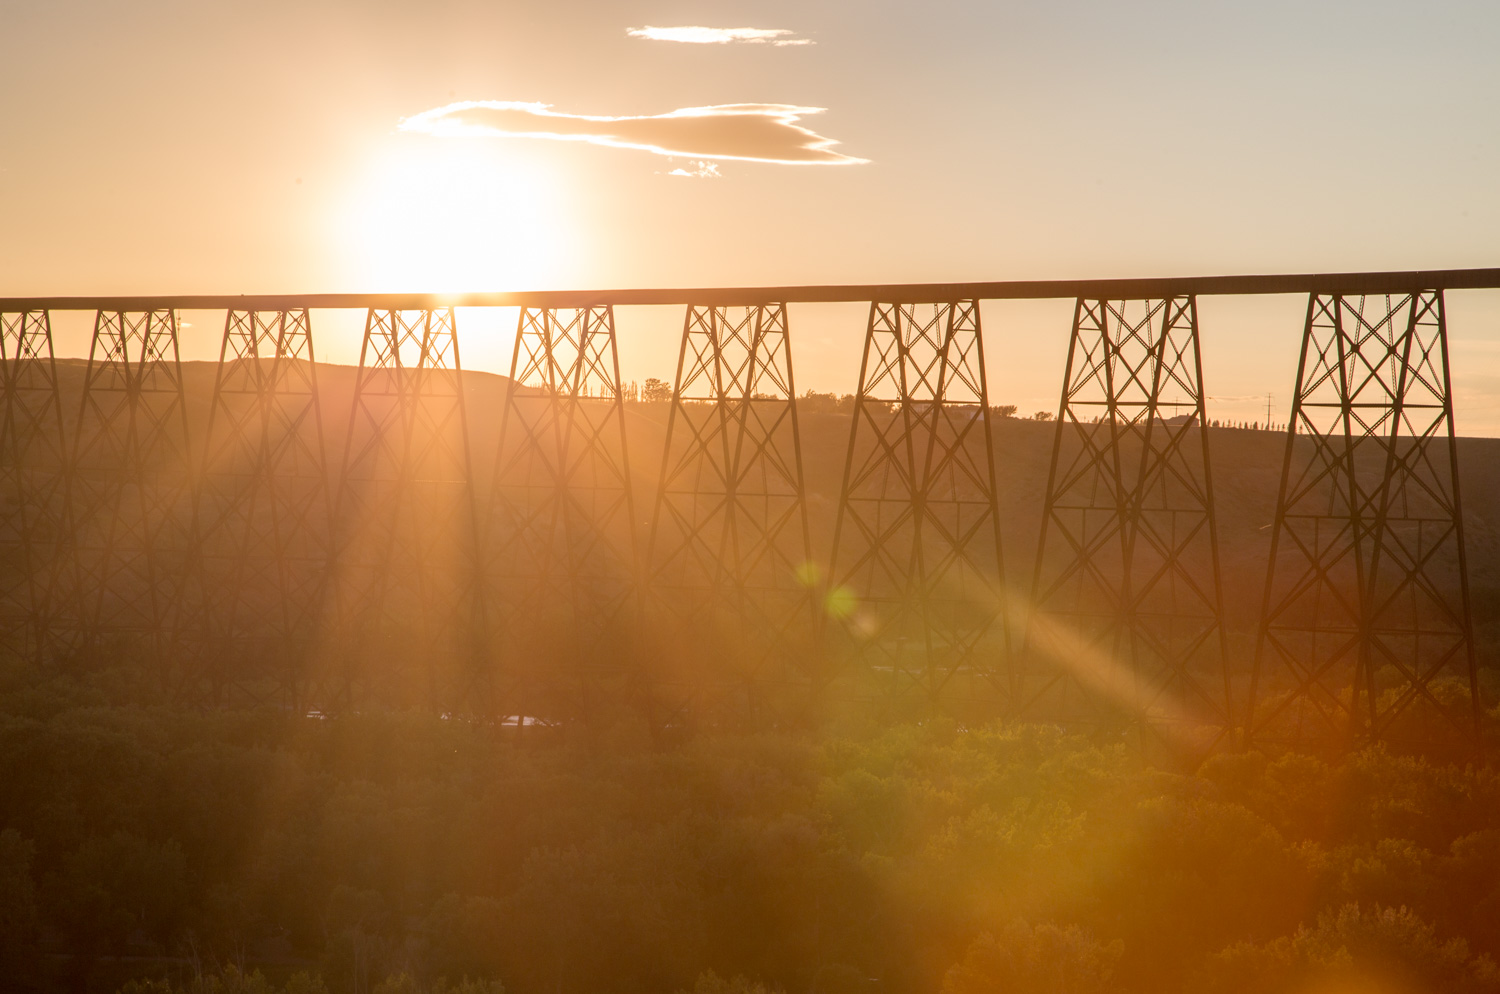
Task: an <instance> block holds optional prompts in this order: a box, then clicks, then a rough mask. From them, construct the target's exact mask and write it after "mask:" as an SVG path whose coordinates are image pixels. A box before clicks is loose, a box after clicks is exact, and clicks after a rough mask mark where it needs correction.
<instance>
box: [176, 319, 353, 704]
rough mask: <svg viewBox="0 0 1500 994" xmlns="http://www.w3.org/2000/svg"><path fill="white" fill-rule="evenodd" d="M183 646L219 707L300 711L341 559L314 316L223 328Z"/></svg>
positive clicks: (234, 321) (182, 631)
mask: <svg viewBox="0 0 1500 994" xmlns="http://www.w3.org/2000/svg"><path fill="white" fill-rule="evenodd" d="M205 436H206V438H205V443H204V450H203V461H202V465H201V471H200V477H199V482H198V493H197V501H196V511H195V517H196V522H197V526H196V529H195V531H196V536H197V539H198V543H199V544H198V554H197V557H196V563H195V566H196V569H195V571H194V573H193V577H194V580H195V582H194V584H193V590H192V595H191V597H190V598H187V599H186V600H185V603H184V608H185V610H184V611H183V613H182V616H181V617H180V619H179V638H180V639H181V640H182V641H183V642H184V643H186V644H188V645H190V646H192V648H193V649H194V651H195V655H196V656H197V661H198V664H199V667H198V671H197V672H196V673H195V674H194V677H195V678H196V680H197V681H198V682H199V684H200V685H201V688H202V689H201V691H200V692H201V693H206V694H208V695H209V696H210V697H211V698H212V699H214V700H225V699H233V698H235V697H239V698H240V699H248V700H250V701H254V702H261V701H266V700H275V701H280V702H295V701H296V700H297V697H298V689H299V683H300V678H301V676H302V669H303V665H304V663H305V656H306V654H307V653H308V652H309V651H310V649H311V648H312V645H313V642H314V639H315V636H316V635H317V626H318V624H319V622H320V621H321V617H320V611H321V608H322V606H323V593H324V579H325V576H326V573H327V570H328V567H329V564H330V563H331V561H332V548H331V534H330V528H329V524H330V522H329V514H330V512H331V510H332V509H331V507H330V487H329V482H328V465H327V458H326V455H325V451H324V439H323V416H322V408H321V405H320V400H319V395H318V377H317V367H316V365H315V364H314V352H313V339H312V323H311V319H310V318H309V316H308V312H307V309H306V308H298V309H295V310H284V311H242V310H231V311H229V313H228V316H227V317H226V319H225V322H224V337H223V341H222V344H221V346H220V349H219V363H218V368H217V375H216V377H215V379H214V392H213V399H212V402H211V405H210V407H209V412H208V419H207V425H206V428H205Z"/></svg>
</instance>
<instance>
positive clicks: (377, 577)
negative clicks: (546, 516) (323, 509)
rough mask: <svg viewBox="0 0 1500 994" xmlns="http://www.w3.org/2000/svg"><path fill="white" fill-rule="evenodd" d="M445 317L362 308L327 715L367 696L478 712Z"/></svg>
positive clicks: (458, 423)
mask: <svg viewBox="0 0 1500 994" xmlns="http://www.w3.org/2000/svg"><path fill="white" fill-rule="evenodd" d="M462 377H463V374H462V367H461V364H460V361H459V351H458V331H457V327H456V324H455V321H454V314H453V310H452V308H448V309H444V310H429V311H390V310H376V309H373V308H372V309H371V310H370V311H369V313H368V316H367V319H366V322H365V333H364V342H363V345H362V347H361V349H360V362H359V369H358V371H357V373H356V379H355V384H354V396H353V404H352V410H351V412H350V419H349V428H348V435H347V438H346V442H345V446H344V453H343V461H342V469H341V472H340V477H339V486H338V494H337V497H336V501H335V508H336V510H335V514H334V520H335V522H336V527H337V529H338V537H337V542H338V545H337V566H336V583H337V588H336V596H337V601H336V604H337V624H336V625H335V628H334V631H333V635H334V638H335V640H336V641H335V643H334V647H333V650H332V651H331V652H330V653H329V654H328V655H329V656H330V658H332V657H333V656H335V655H340V656H342V660H343V662H342V666H341V667H340V669H339V671H337V672H334V673H331V674H329V677H331V678H332V682H329V680H327V679H325V680H324V681H323V689H322V690H321V692H320V697H321V700H322V701H323V702H325V703H326V705H327V706H332V707H337V706H340V705H341V704H343V703H345V702H347V701H349V700H357V699H370V700H376V701H384V702H388V703H395V704H412V703H422V704H426V705H429V706H442V707H448V708H460V707H461V708H473V709H484V708H486V707H487V706H488V705H487V703H486V688H485V687H484V686H483V684H482V673H481V668H480V665H479V657H480V653H479V650H478V646H477V644H476V636H477V627H478V622H479V619H478V606H477V605H478V597H477V590H476V582H477V575H476V574H477V569H476V567H477V561H476V560H477V547H478V541H477V534H478V529H477V527H476V519H475V506H474V500H473V485H472V474H471V468H470V467H471V463H470V458H469V435H468V423H467V414H466V412H465V408H464V390H463V378H462Z"/></svg>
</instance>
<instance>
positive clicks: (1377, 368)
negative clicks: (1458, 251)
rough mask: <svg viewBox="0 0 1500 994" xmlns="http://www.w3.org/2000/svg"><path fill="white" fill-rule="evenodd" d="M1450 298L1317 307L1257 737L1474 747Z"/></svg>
mask: <svg viewBox="0 0 1500 994" xmlns="http://www.w3.org/2000/svg"><path fill="white" fill-rule="evenodd" d="M1480 715H1481V701H1480V697H1479V689H1478V668H1477V663H1476V659H1475V653H1474V629H1473V616H1472V612H1471V609H1470V603H1469V586H1468V563H1467V558H1466V552H1465V548H1464V533H1463V511H1462V505H1461V502H1460V500H1459V488H1458V451H1457V448H1456V446H1455V442H1454V428H1453V396H1452V392H1451V390H1450V388H1449V375H1448V329H1447V322H1446V318H1445V315H1444V311H1443V295H1442V293H1441V291H1431V290H1426V291H1424V290H1418V291H1413V292H1411V293H1406V294H1395V295H1386V296H1383V297H1363V296H1353V295H1339V294H1314V295H1313V296H1312V297H1311V298H1310V300H1309V302H1308V312H1307V323H1306V326H1305V329H1304V332H1303V339H1302V357H1301V362H1300V364H1299V367H1298V371H1297V392H1296V395H1295V397H1294V399H1293V401H1292V415H1291V419H1290V423H1289V428H1288V433H1287V445H1286V455H1285V459H1284V462H1283V465H1282V480H1281V489H1280V493H1279V496H1278V498H1277V504H1276V518H1275V521H1274V526H1273V533H1272V546H1271V559H1270V566H1269V569H1268V571H1267V576H1266V587H1265V595H1264V600H1263V605H1262V614H1261V622H1260V628H1259V632H1258V635H1257V639H1256V654H1255V674H1254V677H1253V680H1252V688H1251V697H1250V703H1249V707H1248V708H1247V715H1246V730H1247V736H1248V737H1249V738H1251V739H1252V740H1256V741H1263V742H1268V743H1269V742H1278V741H1283V742H1284V741H1292V742H1299V743H1302V744H1307V745H1313V746H1325V747H1326V746H1335V747H1336V746H1342V745H1359V744H1362V743H1365V742H1369V741H1375V740H1382V739H1384V740H1395V741H1418V740H1420V741H1421V742H1422V743H1423V745H1424V746H1425V747H1427V748H1431V747H1433V746H1435V745H1440V744H1442V743H1441V740H1442V738H1443V736H1444V735H1447V736H1448V737H1449V738H1451V739H1452V740H1453V744H1454V745H1457V746H1462V747H1468V746H1472V745H1474V744H1476V739H1477V735H1478V726H1479V719H1480Z"/></svg>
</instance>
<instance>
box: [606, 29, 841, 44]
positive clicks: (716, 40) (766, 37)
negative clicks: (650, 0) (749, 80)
mask: <svg viewBox="0 0 1500 994" xmlns="http://www.w3.org/2000/svg"><path fill="white" fill-rule="evenodd" d="M625 33H626V34H627V35H629V36H630V37H632V38H645V39H647V40H648V41H676V42H682V43H684V44H687V45H730V44H741V45H775V46H776V47H777V48H787V47H792V46H798V45H811V44H813V40H812V39H811V38H797V37H794V36H795V35H796V33H797V32H795V31H789V30H787V29H786V28H705V27H702V26H701V25H684V26H682V27H676V28H657V27H652V26H651V25H649V24H648V25H646V26H645V27H644V28H626V29H625Z"/></svg>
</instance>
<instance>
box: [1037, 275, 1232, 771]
mask: <svg viewBox="0 0 1500 994" xmlns="http://www.w3.org/2000/svg"><path fill="white" fill-rule="evenodd" d="M1202 382H1203V366H1202V361H1201V357H1200V355H1199V348H1198V312H1197V301H1196V299H1195V298H1193V297H1190V296H1189V297H1171V298H1167V299H1164V300H1122V301H1116V300H1088V299H1082V298H1080V299H1079V300H1078V301H1077V303H1076V305H1075V308H1074V318H1073V331H1072V338H1071V341H1070V343H1069V348H1068V364H1067V371H1066V374H1065V376H1064V383H1063V392H1062V401H1061V404H1060V407H1059V410H1058V418H1057V433H1056V436H1055V438H1054V441H1053V449H1052V462H1051V468H1050V469H1049V472H1048V478H1047V493H1046V498H1045V505H1044V508H1043V518H1042V527H1041V532H1040V535H1039V538H1038V546H1037V558H1036V564H1035V571H1034V573H1033V578H1032V597H1031V610H1030V613H1029V618H1028V625H1027V637H1026V651H1025V652H1024V653H1023V659H1025V661H1026V672H1025V676H1024V678H1023V697H1022V707H1021V713H1022V714H1025V715H1028V716H1033V717H1041V718H1048V719H1052V720H1061V721H1082V722H1084V723H1087V724H1094V725H1096V727H1100V728H1102V729H1110V728H1115V729H1118V728H1120V727H1122V726H1128V725H1135V726H1137V727H1143V728H1147V729H1153V730H1154V731H1155V732H1157V733H1159V734H1162V735H1165V736H1167V737H1169V738H1171V739H1173V740H1175V744H1177V745H1179V746H1185V747H1188V748H1194V747H1196V748H1202V747H1204V746H1207V745H1209V744H1211V743H1212V742H1213V741H1215V740H1216V739H1217V738H1218V736H1219V735H1221V734H1222V733H1223V731H1224V730H1225V729H1226V728H1227V727H1228V725H1229V716H1230V686H1229V678H1228V667H1227V665H1226V664H1227V655H1228V651H1227V633H1226V631H1225V627H1224V622H1223V618H1224V607H1223V594H1222V580H1221V573H1220V567H1219V551H1218V537H1217V527H1216V523H1215V520H1214V505H1213V482H1212V474H1211V472H1210V460H1209V452H1208V432H1207V428H1206V424H1207V419H1206V412H1205V410H1204V402H1203V401H1204V398H1203V390H1202Z"/></svg>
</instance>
